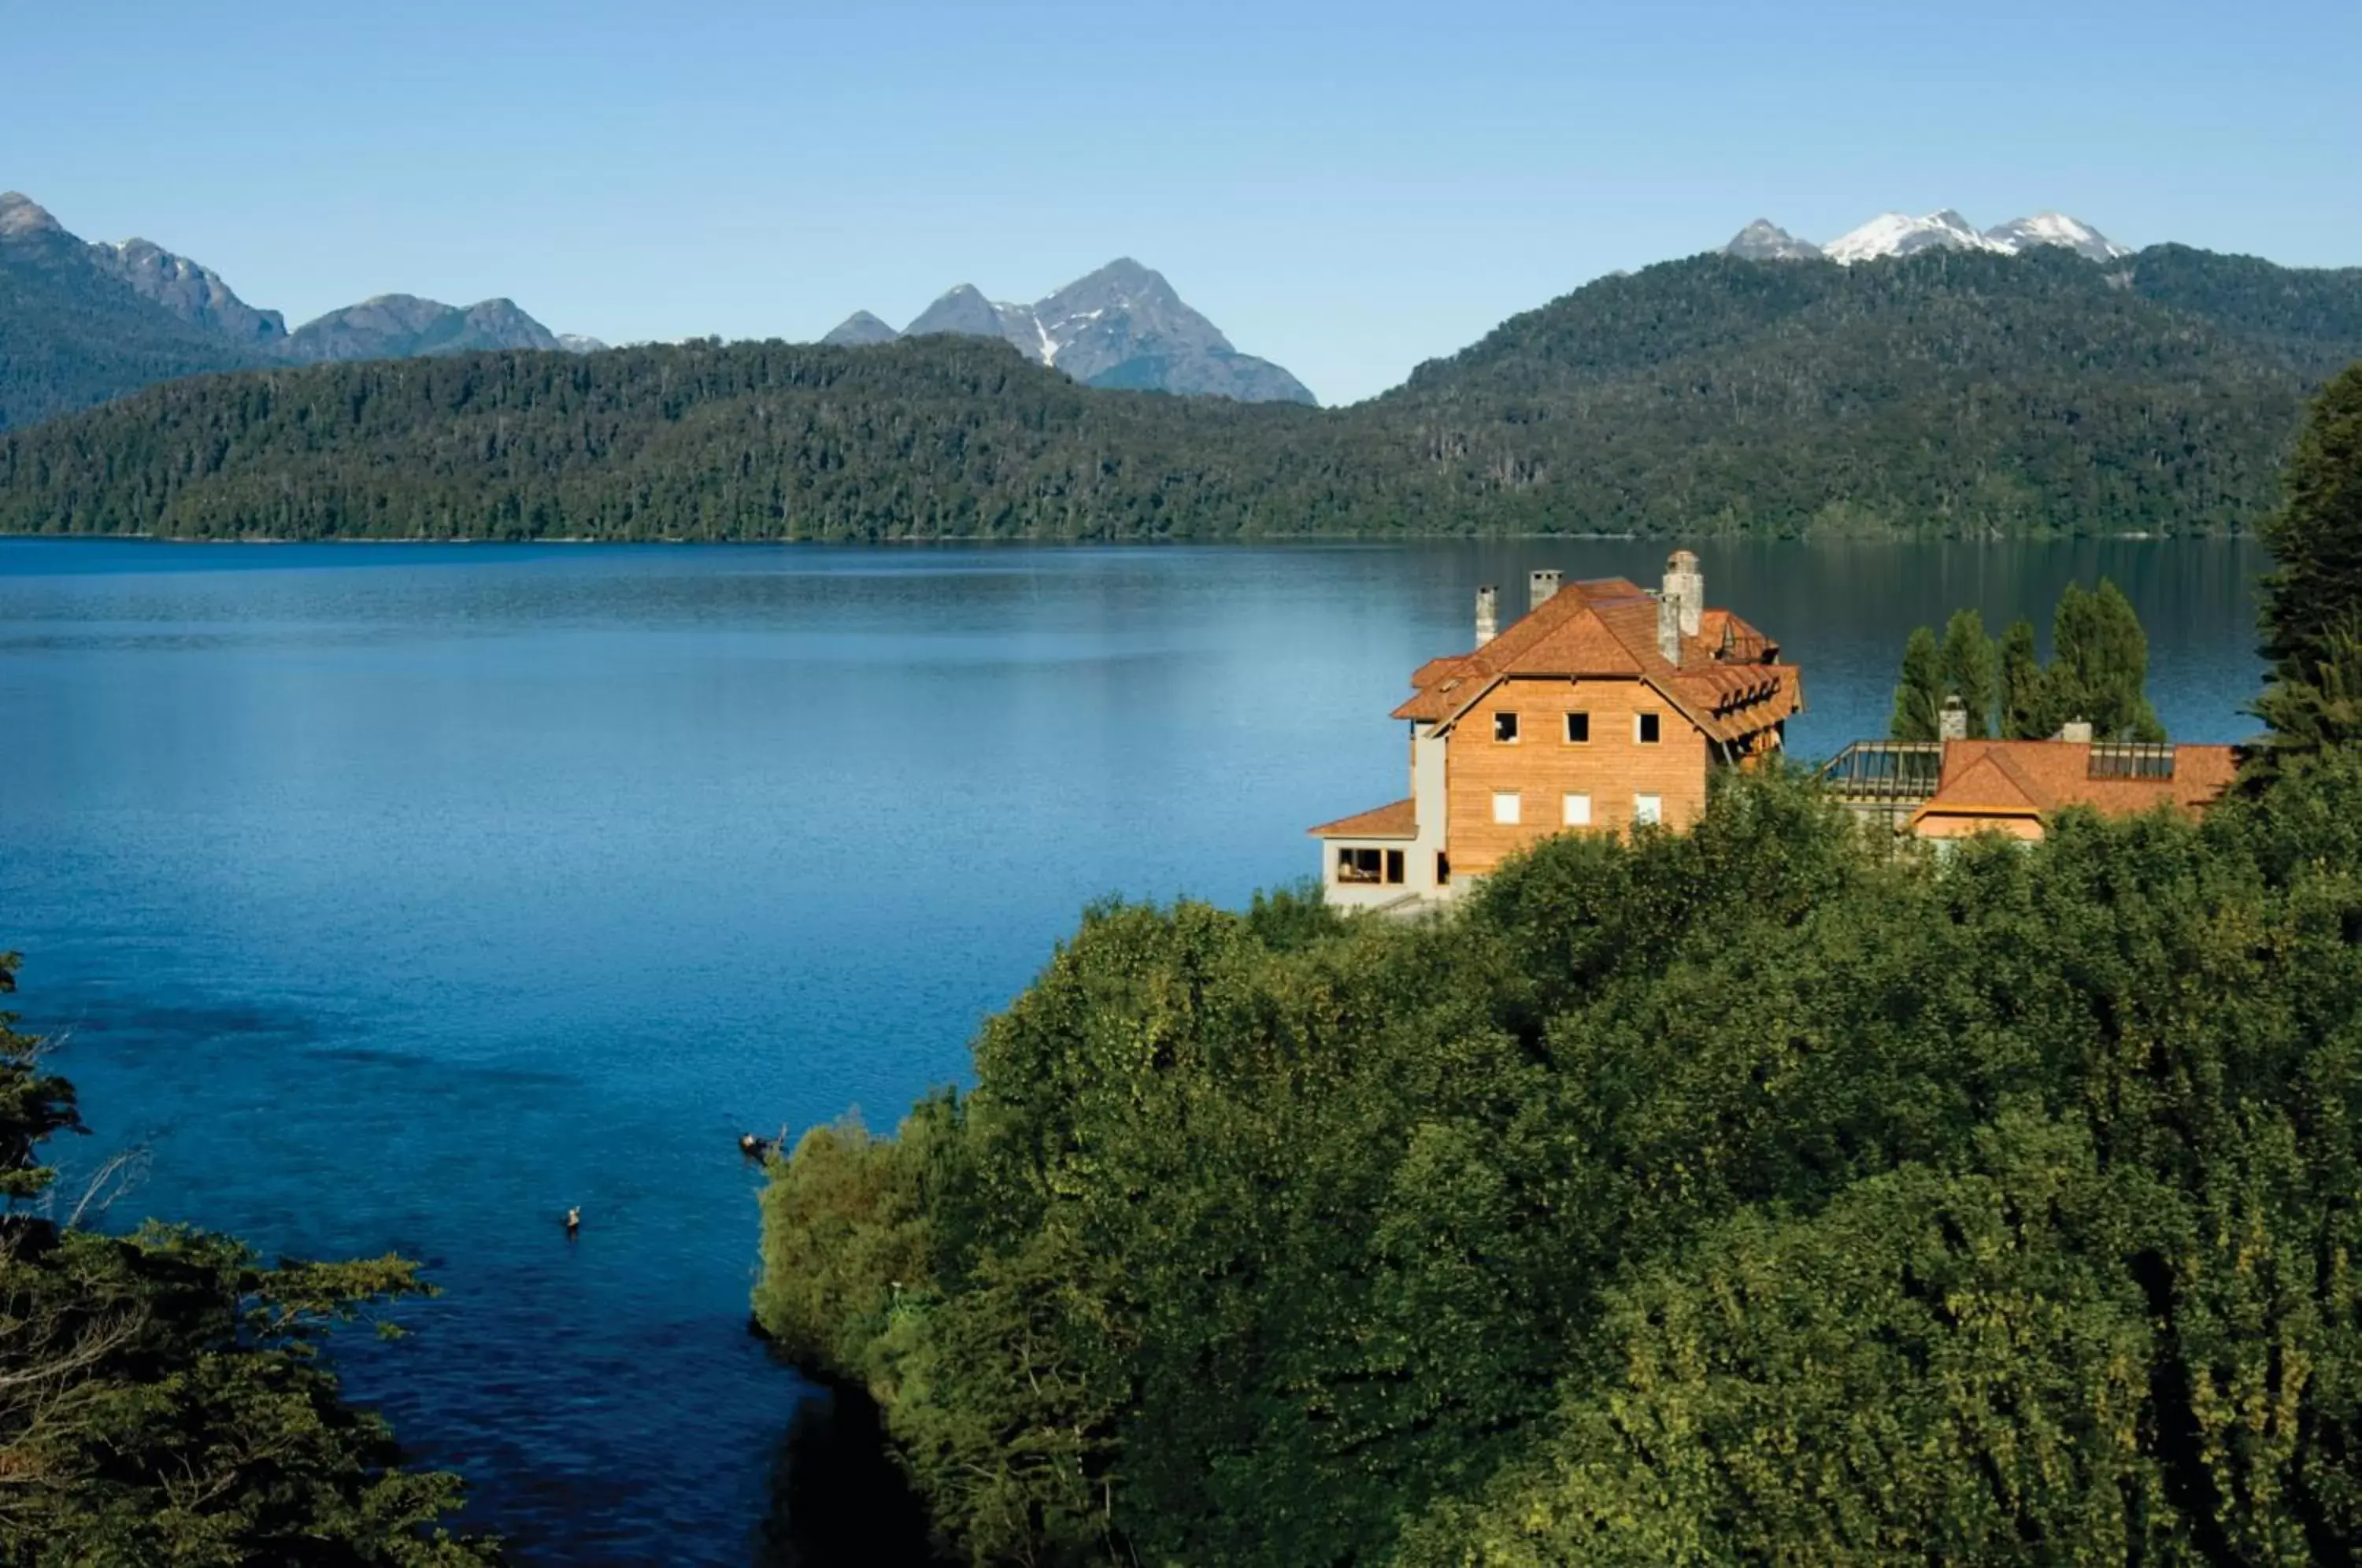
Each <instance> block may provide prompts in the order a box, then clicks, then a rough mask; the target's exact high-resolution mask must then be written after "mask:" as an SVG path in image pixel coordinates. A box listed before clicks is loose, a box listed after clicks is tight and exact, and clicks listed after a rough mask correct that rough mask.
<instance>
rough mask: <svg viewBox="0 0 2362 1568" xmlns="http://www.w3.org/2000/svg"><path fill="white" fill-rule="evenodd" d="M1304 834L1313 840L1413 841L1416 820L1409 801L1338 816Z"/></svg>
mask: <svg viewBox="0 0 2362 1568" xmlns="http://www.w3.org/2000/svg"><path fill="white" fill-rule="evenodd" d="M1305 831H1306V832H1307V833H1308V834H1311V835H1312V836H1313V837H1314V838H1417V837H1418V814H1417V812H1415V811H1414V810H1413V808H1412V803H1411V802H1410V801H1396V802H1395V803H1394V804H1393V805H1391V806H1380V807H1378V808H1377V809H1376V810H1375V811H1370V812H1361V813H1359V814H1358V815H1355V816H1350V817H1339V818H1338V819H1337V820H1336V821H1335V822H1333V823H1321V824H1320V825H1319V827H1317V828H1307V829H1306V830H1305Z"/></svg>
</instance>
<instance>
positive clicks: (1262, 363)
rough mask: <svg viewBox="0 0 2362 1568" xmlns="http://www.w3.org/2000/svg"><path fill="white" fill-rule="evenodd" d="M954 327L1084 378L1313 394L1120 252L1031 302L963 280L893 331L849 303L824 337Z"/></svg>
mask: <svg viewBox="0 0 2362 1568" xmlns="http://www.w3.org/2000/svg"><path fill="white" fill-rule="evenodd" d="M936 333H955V334H958V335H960V336H963V337H998V338H1000V339H1001V340H1003V341H1004V342H1007V343H1009V344H1010V345H1011V346H1012V347H1014V348H1016V349H1017V351H1018V352H1019V353H1021V354H1022V355H1024V356H1025V357H1026V358H1027V359H1031V360H1032V361H1033V362H1034V363H1035V364H1037V365H1049V366H1053V367H1054V368H1056V369H1057V370H1063V371H1064V372H1065V373H1066V374H1067V375H1070V376H1072V377H1073V378H1074V379H1075V380H1076V381H1080V382H1082V383H1083V384H1084V385H1086V386H1095V387H1108V388H1121V389H1127V390H1131V391H1144V392H1184V393H1201V394H1211V395H1214V396H1218V397H1227V398H1233V399H1236V400H1237V401H1239V402H1241V403H1311V402H1313V401H1314V399H1313V396H1312V393H1311V392H1310V391H1309V390H1308V389H1307V388H1306V387H1305V385H1304V383H1303V382H1301V381H1297V379H1296V378H1295V377H1294V376H1292V375H1289V374H1288V373H1287V372H1286V370H1282V369H1281V368H1280V367H1278V366H1277V365H1275V364H1273V363H1272V362H1271V361H1270V360H1268V359H1256V358H1255V357H1254V356H1253V355H1252V354H1242V353H1240V352H1239V351H1238V350H1237V349H1236V348H1232V347H1231V341H1230V339H1229V338H1227V337H1223V336H1222V333H1221V329H1220V328H1219V327H1217V326H1215V325H1214V324H1213V323H1212V322H1210V321H1209V320H1207V319H1206V318H1205V317H1204V316H1203V315H1199V314H1198V312H1197V311H1195V310H1193V309H1191V308H1190V307H1189V306H1188V305H1187V304H1185V303H1184V302H1183V301H1182V298H1181V296H1180V295H1179V294H1178V293H1175V292H1174V288H1173V285H1172V284H1171V283H1169V282H1166V281H1165V279H1164V274H1163V273H1161V272H1158V271H1154V270H1153V268H1148V267H1143V266H1142V265H1141V264H1140V263H1139V262H1137V261H1134V260H1132V259H1131V258H1130V257H1128V256H1127V257H1120V258H1118V259H1115V260H1113V261H1110V262H1109V263H1108V264H1107V265H1106V266H1104V267H1101V268H1100V269H1099V270H1098V271H1095V272H1092V273H1089V274H1087V276H1084V277H1081V278H1077V279H1076V280H1075V282H1071V283H1068V284H1067V285H1066V286H1065V287H1064V288H1062V289H1058V290H1056V291H1054V292H1053V293H1050V294H1047V295H1045V296H1044V297H1043V298H1042V299H1039V300H1036V301H1034V302H1033V303H1032V304H1010V303H995V302H994V301H992V300H988V299H987V298H986V297H985V296H984V293H982V291H980V290H978V289H977V287H976V286H975V285H974V284H972V283H962V284H960V285H959V286H958V287H957V288H955V289H953V290H951V291H950V292H948V293H945V294H944V295H943V297H942V298H940V299H938V300H936V301H935V302H934V304H931V305H929V306H928V307H927V308H926V309H925V310H923V311H922V312H921V313H920V314H919V316H918V318H917V319H916V320H914V321H912V322H911V325H910V326H907V327H905V328H903V329H902V331H901V332H900V333H897V332H895V331H894V329H893V328H892V327H890V326H887V325H886V324H885V323H884V322H882V321H880V320H878V319H877V317H876V316H875V315H871V314H870V313H869V312H867V311H866V310H865V311H855V313H854V314H853V315H851V316H849V317H847V318H846V319H845V321H844V322H843V323H842V324H841V325H840V326H837V327H836V329H835V330H833V331H832V332H831V333H829V335H828V336H827V337H824V338H822V340H821V341H822V342H823V343H826V344H831V345H834V346H838V347H844V348H859V347H866V346H873V345H876V344H879V343H889V342H892V341H894V340H895V339H896V338H897V337H927V336H930V335H932V334H936Z"/></svg>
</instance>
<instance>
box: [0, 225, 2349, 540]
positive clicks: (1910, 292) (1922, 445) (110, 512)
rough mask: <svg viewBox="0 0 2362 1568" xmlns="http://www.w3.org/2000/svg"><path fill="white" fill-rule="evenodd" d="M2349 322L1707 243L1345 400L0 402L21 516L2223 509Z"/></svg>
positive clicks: (973, 393) (863, 357)
mask: <svg viewBox="0 0 2362 1568" xmlns="http://www.w3.org/2000/svg"><path fill="white" fill-rule="evenodd" d="M985 303H987V304H988V302H985ZM980 314H981V313H980V312H978V310H977V301H975V300H970V299H968V298H966V296H965V295H963V296H960V297H957V298H955V299H951V300H949V301H948V302H947V303H946V304H945V306H944V310H943V311H942V312H941V313H939V314H938V315H937V317H936V319H937V322H939V323H940V322H943V321H949V322H951V323H952V324H954V325H955V326H957V325H960V324H968V325H974V324H975V323H977V321H978V320H979V318H980ZM992 319H993V320H995V321H999V320H1002V319H1004V318H1002V317H1001V316H999V315H998V314H997V313H996V314H995V315H994V316H993V317H992ZM1036 319H1037V320H1038V319H1039V316H1038V314H1037V317H1036ZM1065 358H1066V351H1065V350H1062V351H1061V352H1060V354H1059V360H1060V362H1061V365H1062V366H1063V363H1064V362H1065ZM2357 358H2362V269H2345V270H2339V271H2327V270H2307V269H2298V268H2286V267H2277V266H2274V265H2272V264H2271V263H2269V262H2267V261H2261V260H2257V259H2255V258H2252V257H2240V256H2224V255H2217V254H2213V253H2212V252H2208V251H2203V250H2195V249H2191V248H2188V247H2184V246H2173V245H2161V246H2152V247H2150V248H2147V249H2145V250H2142V251H2139V252H2137V253H2136V254H2134V255H2131V256H2122V257H2117V258H2115V259H2113V260H2110V261H2107V262H2105V263H2094V262H2092V261H2090V260H2087V259H2084V258H2083V257H2082V256H2081V255H2079V254H2077V253H2076V252H2075V251H2074V250H2073V249H2072V248H2068V247H2064V246H2058V245H2051V244H2037V245H2033V246H2030V247H2026V248H2024V249H2022V250H2020V251H2019V252H2017V253H2015V254H2006V253H2003V251H2002V250H2001V249H2000V248H1998V247H1997V246H1974V247H1970V246H1943V245H1938V246H1932V247H1924V248H1919V249H1917V250H1915V252H1913V253H1911V254H1908V255H1899V256H1893V257H1888V258H1884V259H1877V260H1873V261H1864V262H1857V263H1855V264H1852V265H1838V264H1837V263H1835V262H1832V261H1828V260H1815V259H1809V258H1805V259H1785V260H1751V259H1743V258H1739V257H1733V256H1727V255H1721V254H1715V253H1708V254H1705V255H1699V256H1692V257H1689V258H1686V259H1682V260H1678V261H1668V262H1661V263H1659V264H1657V265H1655V266H1651V267H1646V268H1642V269H1640V270H1639V271H1635V272H1632V273H1629V274H1624V275H1618V276H1615V277H1608V278H1602V279H1598V280H1596V281H1595V282H1591V283H1588V284H1585V285H1584V286H1583V287H1581V288H1579V289H1576V290H1575V291H1574V292H1573V293H1569V294H1567V295H1565V296H1563V297H1562V298H1560V299H1557V300H1553V301H1551V303H1549V304H1545V305H1542V306H1540V307H1539V308H1537V309H1534V310H1529V311H1525V312H1521V313H1520V314H1518V315H1514V316H1511V317H1510V318H1509V319H1508V320H1507V321H1505V322H1503V323H1502V324H1501V325H1500V326H1498V327H1496V328H1495V329H1494V330H1493V331H1492V332H1491V333H1489V334H1487V335H1486V336H1485V337H1484V338H1483V339H1481V340H1480V341H1478V342H1476V343H1474V344H1473V345H1471V346H1470V347H1469V348H1465V349H1463V350H1462V351H1461V352H1460V353H1458V354H1455V355H1452V356H1451V357H1450V358H1448V359H1437V360H1432V361H1429V363H1427V364H1423V365H1421V366H1419V367H1418V369H1416V370H1413V371H1412V372H1411V374H1410V376H1409V378H1408V379H1407V381H1405V382H1404V383H1403V384H1402V385H1401V386H1399V387H1396V389H1395V390H1393V391H1392V392H1386V393H1385V394H1384V395H1382V396H1380V397H1377V398H1374V399H1372V400H1370V401H1368V402H1364V403H1355V404H1352V405H1350V406H1347V407H1343V408H1335V409H1322V408H1313V407H1306V406H1302V405H1299V404H1295V403H1242V402H1238V401H1236V400H1233V399H1229V398H1220V397H1166V396H1157V397H1141V396H1136V395H1131V394H1129V393H1123V392H1109V391H1104V390H1100V389H1098V388H1094V387H1090V386H1086V385H1080V384H1078V383H1077V382H1076V381H1074V380H1073V379H1071V378H1070V377H1069V376H1067V375H1065V374H1064V373H1063V372H1062V370H1061V369H1059V368H1053V367H1049V366H1044V365H1043V364H1041V363H1039V362H1038V361H1037V360H1036V359H1034V358H1033V357H1032V356H1031V355H1028V354H1025V353H1022V352H1021V351H1020V350H1019V349H1018V348H1016V347H1015V346H1013V345H1011V344H1010V343H1009V342H1008V341H1007V339H1006V337H986V336H983V335H981V334H977V333H968V332H959V331H945V332H936V331H929V332H926V333H922V334H920V335H918V336H915V337H900V338H899V339H898V340H896V341H891V342H887V343H883V344H879V345H877V346H874V347H867V348H842V347H834V346H823V345H813V344H789V343H782V342H778V341H771V342H754V343H736V344H728V345H724V344H721V343H718V342H714V341H710V340H700V341H693V342H689V343H682V344H678V345H670V346H650V347H646V348H622V349H616V350H613V351H611V352H609V353H604V354H597V355H591V356H590V357H588V358H586V359H565V358H563V357H561V356H558V355H555V354H546V353H541V354H535V353H516V352H508V353H487V354H476V355H468V356H462V357H438V358H433V359H415V360H408V361H402V362H394V363H389V362H386V361H381V360H380V361H359V362H337V363H325V364H315V365H306V366H281V367H279V368H275V369H270V370H259V371H253V372H249V373H248V374H245V375H240V376H216V377H202V378H198V379H195V380H189V381H173V382H171V383H168V384H166V385H162V386H155V387H150V388H149V389H148V390H146V391H144V392H138V393H136V394H134V395H132V396H130V397H127V398H125V399H123V400H121V401H119V402H116V403H111V404H109V405H108V406H106V407H104V408H99V409H94V410H91V411H89V412H87V413H83V414H73V415H71V416H68V417H65V418H61V419H56V420H52V421H50V422H49V423H47V424H45V425H39V426H36V427H34V428H30V429H25V430H17V431H10V432H5V433H0V533H11V532H14V533H49V532H77V533H134V534H152V535H160V536H175V537H186V538H244V537H269V538H306V537H343V536H386V537H405V538H412V537H421V536H425V537H435V538H444V537H478V538H486V537H488V538H516V539H530V538H554V537H566V538H593V539H599V538H674V539H723V538H746V539H751V538H830V539H861V540H874V539H944V538H979V537H990V538H1031V539H1164V538H1180V537H1196V538H1224V537H1285V536H1303V535H1314V536H1363V537H1372V536H1402V535H1419V534H1437V533H1451V534H1461V533H1478V532H1485V533H1502V534H1518V535H1544V534H1556V533H1581V534H1629V535H1643V536H1672V537H1681V538H1691V539H1694V538H1699V537H1709V538H1711V537H1733V536H1748V537H1757V538H1786V537H1801V536H1875V537H1896V536H1921V537H1953V538H1973V539H1992V538H2003V537H2013V536H2068V535H2091V534H2103V535H2112V534H2125V533H2135V534H2145V535H2152V536H2172V535H2181V534H2191V533H2223V532H2235V531H2237V530H2240V529H2242V528H2245V527H2247V526H2250V525H2253V524H2254V523H2255V522H2256V521H2257V519H2259V518H2261V517H2262V516H2264V515H2265V514H2266V513H2268V512H2269V511H2270V510H2271V508H2272V507H2274V506H2275V505H2276V504H2277V503H2278V501H2279V495H2278V483H2279V478H2278V476H2279V470H2280V468H2281V465H2282V463H2283V461H2284V460H2285V458H2286V457H2287V454H2288V452H2289V450H2290V446H2291V444H2292V443H2293V441H2294V439H2295V437H2296V433H2297V431H2298V428H2299V426H2300V425H2301V417H2302V409H2303V406H2304V400H2305V398H2306V397H2307V396H2308V395H2309V394H2310V392H2312V390H2313V389H2314V388H2316V387H2318V386H2319V385H2320V384H2321V383H2322V381H2324V380H2325V379H2326V378H2327V377H2328V376H2329V375H2330V374H2332V373H2334V371H2335V370H2337V369H2339V368H2341V367H2343V366H2344V365H2345V364H2346V363H2349V362H2351V361H2352V360H2354V359H2357Z"/></svg>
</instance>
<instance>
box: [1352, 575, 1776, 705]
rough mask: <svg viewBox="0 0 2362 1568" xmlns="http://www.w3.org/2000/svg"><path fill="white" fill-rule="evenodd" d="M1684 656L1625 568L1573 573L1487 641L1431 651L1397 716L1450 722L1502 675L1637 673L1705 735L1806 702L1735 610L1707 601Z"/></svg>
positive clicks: (1766, 642)
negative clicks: (1583, 578)
mask: <svg viewBox="0 0 2362 1568" xmlns="http://www.w3.org/2000/svg"><path fill="white" fill-rule="evenodd" d="M1679 652H1680V654H1681V658H1680V661H1679V662H1678V663H1675V662H1672V661H1669V660H1668V659H1666V658H1665V657H1664V655H1663V654H1662V652H1661V650H1660V649H1659V648H1658V646H1657V601H1656V600H1655V598H1654V597H1652V596H1651V595H1650V594H1648V593H1646V592H1644V591H1642V590H1640V589H1639V588H1638V587H1636V586H1635V585H1634V584H1632V583H1631V582H1628V581H1627V580H1625V579H1623V578H1620V577H1615V578H1602V579H1598V580H1593V581H1588V582H1573V583H1569V584H1567V585H1566V586H1565V587H1563V588H1562V589H1560V590H1559V591H1558V592H1556V593H1555V594H1552V595H1551V597H1550V598H1548V599H1546V600H1544V601H1543V602H1541V604H1540V606H1539V607H1537V608H1536V609H1534V610H1532V611H1531V612H1529V613H1527V614H1525V615H1522V616H1519V617H1518V619H1517V620H1516V621H1515V622H1512V623H1511V624H1509V625H1507V627H1504V628H1503V629H1502V631H1501V634H1500V635H1498V636H1496V637H1495V638H1494V639H1493V640H1492V641H1491V642H1489V643H1487V644H1485V646H1483V647H1480V648H1473V649H1471V650H1470V651H1469V652H1467V653H1464V654H1455V655H1451V656H1449V657H1443V658H1436V659H1429V661H1428V662H1427V663H1425V664H1423V665H1421V666H1420V667H1419V668H1418V672H1417V673H1415V674H1414V675H1413V676H1412V677H1411V684H1412V685H1414V686H1416V687H1417V688H1418V692H1417V694H1416V695H1414V696H1413V697H1412V698H1411V699H1410V700H1409V701H1407V702H1405V703H1403V704H1402V706H1400V707H1398V708H1396V710H1395V712H1394V716H1395V717H1396V718H1397V719H1416V720H1419V721H1422V722H1424V723H1436V724H1449V723H1451V721H1453V720H1455V719H1457V718H1458V717H1459V716H1460V715H1461V714H1462V713H1463V712H1466V711H1467V710H1468V708H1469V706H1470V705H1471V704H1473V702H1474V701H1476V700H1477V699H1478V698H1480V697H1482V696H1483V695H1484V694H1485V692H1486V691H1488V690H1491V689H1492V688H1493V687H1494V686H1495V685H1496V684H1497V683H1499V682H1500V681H1502V680H1507V679H1520V678H1535V677H1540V678H1555V679H1575V680H1584V679H1639V680H1645V681H1647V682H1648V683H1649V684H1650V686H1652V687H1654V688H1656V690H1658V691H1660V692H1661V693H1662V694H1663V695H1664V697H1665V698H1666V700H1667V701H1671V702H1672V704H1673V705H1674V706H1675V707H1676V708H1678V709H1680V710H1681V712H1683V714H1684V715H1686V716H1687V717H1688V718H1689V719H1690V721H1691V722H1692V723H1694V724H1696V725H1697V727H1698V728H1699V729H1701V730H1703V731H1704V732H1705V734H1708V735H1709V736H1711V737H1713V738H1714V739H1716V740H1726V741H1727V740H1737V739H1738V738H1740V737H1742V736H1745V735H1749V734H1755V733H1757V732H1759V731H1761V730H1766V729H1769V728H1771V726H1772V725H1773V724H1776V723H1779V722H1780V721H1781V720H1783V719H1784V718H1787V717H1788V716H1789V715H1790V714H1792V713H1794V712H1799V711H1800V710H1801V709H1802V708H1803V707H1804V705H1805V701H1804V684H1803V681H1802V680H1801V679H1800V678H1799V676H1798V673H1797V670H1796V668H1795V666H1794V665H1782V664H1772V663H1768V662H1764V661H1766V660H1768V659H1771V658H1775V657H1777V656H1778V653H1779V648H1778V646H1777V645H1776V644H1774V643H1772V642H1771V639H1770V638H1768V637H1766V636H1765V635H1763V634H1762V633H1761V632H1759V631H1757V630H1756V629H1755V628H1754V627H1753V626H1750V625H1749V624H1747V623H1746V622H1745V621H1743V620H1741V619H1740V618H1739V617H1738V616H1737V615H1734V614H1732V613H1730V612H1729V611H1727V610H1708V611H1706V612H1705V613H1704V614H1703V615H1702V616H1701V617H1700V618H1699V626H1698V635H1696V636H1694V637H1683V638H1682V639H1681V646H1680V649H1679Z"/></svg>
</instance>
